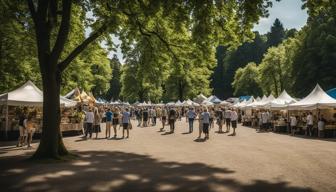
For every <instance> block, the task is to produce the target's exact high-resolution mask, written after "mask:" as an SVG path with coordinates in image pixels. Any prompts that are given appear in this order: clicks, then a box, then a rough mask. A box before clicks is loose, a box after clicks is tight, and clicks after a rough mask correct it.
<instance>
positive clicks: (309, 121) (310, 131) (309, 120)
mask: <svg viewBox="0 0 336 192" xmlns="http://www.w3.org/2000/svg"><path fill="white" fill-rule="evenodd" d="M306 119H307V130H306V135H309V136H312V135H313V125H314V120H313V114H312V112H309V113H308V115H307V118H306Z"/></svg>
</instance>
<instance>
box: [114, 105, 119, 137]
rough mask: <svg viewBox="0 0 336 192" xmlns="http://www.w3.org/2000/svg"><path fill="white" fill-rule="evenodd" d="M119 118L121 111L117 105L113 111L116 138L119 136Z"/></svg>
mask: <svg viewBox="0 0 336 192" xmlns="http://www.w3.org/2000/svg"><path fill="white" fill-rule="evenodd" d="M119 118H120V112H119V109H118V108H117V107H116V108H114V111H113V119H112V126H113V131H114V136H113V137H114V138H116V137H117V126H118V125H119V123H120V122H119Z"/></svg>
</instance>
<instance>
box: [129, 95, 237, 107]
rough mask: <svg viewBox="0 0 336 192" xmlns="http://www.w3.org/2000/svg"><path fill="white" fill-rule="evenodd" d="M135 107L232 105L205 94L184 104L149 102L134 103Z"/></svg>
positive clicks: (178, 102)
mask: <svg viewBox="0 0 336 192" xmlns="http://www.w3.org/2000/svg"><path fill="white" fill-rule="evenodd" d="M134 105H135V106H139V107H149V106H158V107H163V106H168V107H199V106H214V105H231V103H230V102H227V101H221V100H220V99H218V98H217V97H216V96H214V95H211V96H210V97H205V96H204V95H203V94H199V95H198V96H197V97H195V98H194V99H193V100H190V99H188V100H185V101H183V102H181V101H180V100H178V101H177V102H168V103H166V104H164V103H162V102H161V103H157V104H153V103H151V102H147V103H146V102H143V103H139V102H136V103H134Z"/></svg>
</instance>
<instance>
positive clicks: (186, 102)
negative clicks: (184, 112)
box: [182, 99, 200, 107]
mask: <svg viewBox="0 0 336 192" xmlns="http://www.w3.org/2000/svg"><path fill="white" fill-rule="evenodd" d="M182 105H183V106H187V107H192V106H194V107H198V106H200V105H199V104H198V103H196V102H193V101H192V100H190V99H188V100H186V101H184V102H183V103H182Z"/></svg>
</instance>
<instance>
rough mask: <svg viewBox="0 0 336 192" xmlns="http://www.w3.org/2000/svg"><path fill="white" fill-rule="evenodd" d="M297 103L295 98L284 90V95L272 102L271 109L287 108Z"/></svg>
mask: <svg viewBox="0 0 336 192" xmlns="http://www.w3.org/2000/svg"><path fill="white" fill-rule="evenodd" d="M295 102H297V101H296V100H295V99H294V98H293V97H291V96H290V95H288V93H287V92H286V90H283V91H282V93H281V94H280V95H279V97H278V98H276V99H274V100H273V101H272V102H270V104H269V107H270V108H285V107H287V105H288V104H291V103H295Z"/></svg>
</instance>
